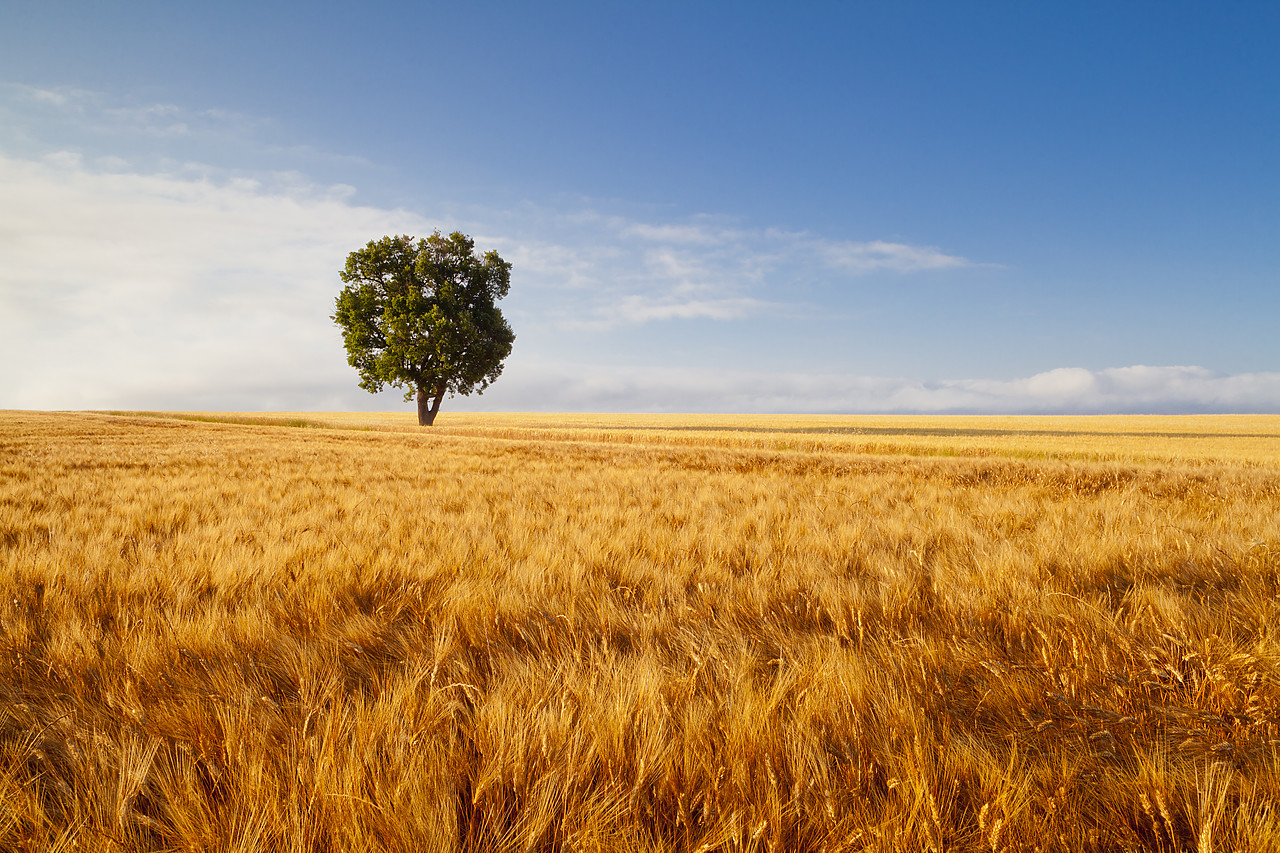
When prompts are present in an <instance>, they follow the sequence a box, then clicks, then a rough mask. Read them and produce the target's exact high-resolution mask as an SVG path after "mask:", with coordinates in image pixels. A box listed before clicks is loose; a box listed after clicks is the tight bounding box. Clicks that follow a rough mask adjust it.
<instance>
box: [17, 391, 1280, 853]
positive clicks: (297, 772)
mask: <svg viewBox="0 0 1280 853" xmlns="http://www.w3.org/2000/svg"><path fill="white" fill-rule="evenodd" d="M411 419H412V415H405V416H399V415H339V414H332V415H329V414H315V413H278V414H273V415H235V416H232V415H225V414H218V413H203V414H191V413H187V414H183V415H181V416H177V415H162V414H155V413H34V412H3V413H0V691H3V695H2V696H0V849H3V850H21V851H37V850H39V851H46V850H72V849H74V850H95V851H96V850H102V851H126V850H128V851H132V850H166V851H167V850H173V851H178V850H202V851H203V850H218V851H222V850H226V851H246V853H248V851H297V853H303V851H307V852H308V853H310V852H311V851H317V852H318V851H383V850H387V851H475V852H476V853H478V851H624V853H625V852H626V851H636V853H640V852H641V851H644V852H645V853H650V852H651V853H657V852H658V851H690V853H692V851H699V852H700V853H711V851H915V850H939V851H944V850H945V851H1006V850H1008V851H1021V850H1027V851H1031V850H1044V851H1049V850H1054V851H1117V850H1135V851H1136V850H1168V851H1192V850H1194V851H1197V853H1203V852H1204V851H1276V850H1280V805H1278V803H1280V618H1278V617H1280V598H1278V597H1277V594H1278V592H1280V417H1262V416H1260V417H1225V416H1214V417H1185V418H1175V417H1144V418H1137V417H1126V418H890V417H883V418H864V417H844V418H839V417H786V416H767V417H747V416H665V415H664V416H656V415H655V416H639V415H636V416H613V415H593V416H586V415H520V416H516V415H461V414H454V415H450V414H448V413H446V414H443V415H441V417H440V420H439V421H438V422H437V424H438V425H437V427H435V428H433V429H432V430H420V429H418V428H417V427H415V426H412V425H411Z"/></svg>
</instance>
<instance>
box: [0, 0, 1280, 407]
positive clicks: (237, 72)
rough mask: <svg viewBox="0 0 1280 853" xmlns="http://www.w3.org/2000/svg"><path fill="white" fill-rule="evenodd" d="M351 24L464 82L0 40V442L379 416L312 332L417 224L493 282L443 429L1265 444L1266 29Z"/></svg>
mask: <svg viewBox="0 0 1280 853" xmlns="http://www.w3.org/2000/svg"><path fill="white" fill-rule="evenodd" d="M385 5H386V7H387V8H386V9H384V10H383V11H384V12H387V13H391V12H395V13H397V14H402V15H403V20H404V26H405V28H406V29H407V30H408V31H411V32H419V31H420V32H421V33H422V34H424V35H425V34H426V33H428V32H429V31H430V29H431V27H433V26H439V25H441V19H440V16H444V17H447V18H449V20H450V23H451V26H453V27H454V28H458V27H461V28H462V29H463V30H466V28H467V27H471V28H473V29H474V28H476V27H484V26H492V27H493V29H494V32H493V34H492V35H493V38H492V40H491V43H490V44H489V45H488V47H487V49H488V50H491V51H493V53H492V55H491V56H490V62H489V64H487V65H484V66H483V67H481V65H479V64H477V60H476V59H475V58H474V57H466V56H464V55H463V54H462V53H456V52H457V51H461V48H458V47H447V46H446V47H441V48H440V50H443V51H445V52H446V53H450V52H451V51H453V52H455V53H456V55H455V53H450V56H452V57H453V58H454V59H456V60H457V61H456V62H452V63H451V62H449V61H447V60H448V59H449V57H447V56H446V57H442V56H440V55H439V52H440V51H439V50H437V51H435V52H433V53H431V54H430V57H428V58H421V62H419V63H417V64H415V63H413V62H411V61H408V60H404V59H402V58H393V57H389V56H388V57H385V58H383V55H382V54H381V53H379V52H378V51H373V52H372V53H371V52H370V51H369V50H361V49H351V48H353V47H354V48H359V47H360V45H362V44H363V45H364V46H365V47H368V46H369V45H372V44H374V43H375V42H376V39H377V34H376V33H375V32H374V31H371V30H370V31H366V30H365V29H362V27H361V26H360V25H357V24H355V23H353V22H352V21H351V20H347V19H345V18H344V17H343V15H345V14H346V13H345V12H343V11H342V7H337V6H334V7H332V8H330V7H324V8H325V9H328V10H329V11H330V12H331V13H332V14H331V15H327V16H326V15H324V14H319V13H317V15H316V17H315V20H314V21H311V22H310V23H308V24H307V25H306V26H305V27H302V28H301V30H297V31H295V30H291V29H290V18H289V17H288V16H287V15H286V14H285V13H284V11H283V10H274V9H271V8H270V7H268V9H269V10H268V12H266V13H265V14H264V17H263V18H262V20H259V21H257V23H256V24H255V27H257V28H260V29H264V31H265V33H266V34H267V35H269V34H271V33H275V34H276V35H277V36H279V37H280V39H279V40H278V41H272V40H271V39H270V38H267V37H266V35H261V34H259V35H255V36H254V37H252V38H249V39H248V40H247V41H236V40H235V39H236V38H238V36H237V35H236V30H235V29H234V27H233V26H232V22H233V21H234V20H235V14H234V10H230V11H228V12H227V18H226V19H225V20H224V19H223V18H218V19H213V18H209V17H206V16H204V13H202V12H194V11H191V10H180V9H173V8H170V7H168V6H157V7H156V8H155V9H152V10H151V12H150V13H148V14H147V15H145V16H144V15H142V14H141V13H138V12H129V11H123V12H120V13H119V14H118V15H116V16H114V17H111V18H110V20H107V19H106V18H102V16H101V14H100V12H99V11H95V10H97V7H95V6H91V5H90V4H85V5H84V6H83V8H81V7H79V6H78V4H74V3H71V4H51V5H50V6H49V7H48V8H47V9H46V8H45V7H42V6H41V7H37V6H35V5H32V6H30V7H29V8H24V9H23V10H21V11H20V12H19V13H18V14H17V15H15V18H14V22H15V26H11V27H7V28H6V33H5V34H0V198H2V199H3V200H4V203H3V204H0V408H33V409H189V410H209V409H227V410H343V409H365V410H376V409H401V408H404V407H405V404H404V403H403V402H402V400H401V394H400V392H394V391H392V392H384V393H383V394H380V395H377V396H372V395H369V394H367V393H365V392H364V391H362V390H360V389H359V388H358V387H357V381H358V380H357V377H356V374H355V371H354V370H353V369H352V368H351V367H349V366H348V365H347V363H346V356H345V353H344V352H343V350H342V344H341V336H340V334H339V332H338V329H337V328H336V327H335V326H334V324H333V322H332V321H331V319H330V316H329V315H330V314H331V313H332V312H333V302H334V298H335V296H336V295H337V292H338V290H339V289H340V287H341V282H340V281H339V278H338V270H339V269H341V268H342V266H343V264H344V261H345V257H346V255H347V253H348V252H350V251H352V250H354V249H357V248H360V247H361V246H363V245H364V243H366V242H367V241H369V240H371V239H376V238H377V237H380V236H382V235H384V234H399V233H407V234H412V235H417V236H423V235H426V234H428V233H430V232H431V231H432V230H433V229H437V228H438V229H441V230H443V231H446V232H447V231H452V230H461V231H464V232H466V233H468V234H470V235H472V236H473V237H474V238H475V239H476V242H477V248H478V249H480V250H482V251H483V250H487V249H497V250H498V251H499V252H500V253H501V255H502V256H503V257H504V258H505V259H506V260H508V261H510V262H511V263H512V264H513V272H512V287H511V293H510V296H509V297H508V298H507V299H506V300H505V301H504V302H503V303H502V307H503V310H504V312H505V313H506V315H507V317H508V320H509V321H510V323H511V325H512V327H513V329H514V330H515V332H516V343H515V349H514V350H513V353H512V356H511V357H510V359H509V360H508V362H507V368H506V371H505V372H504V375H503V377H502V378H501V379H499V381H498V382H497V383H496V384H495V385H494V386H493V387H491V388H490V389H489V390H488V391H486V392H485V394H484V395H483V396H478V397H470V398H460V399H454V400H451V401H449V402H447V403H446V404H445V409H446V411H448V410H453V411H459V410H496V411H642V412H650V411H685V412H697V411H707V412H815V413H819V412H820V413H840V412H848V413H876V412H926V413H946V412H957V413H1057V412H1062V413H1107V412H1152V413H1178V412H1188V413H1191V412H1277V411H1280V335H1277V334H1276V333H1275V326H1276V324H1277V321H1278V320H1280V165H1278V164H1277V162H1276V158H1275V149H1274V142H1275V139H1276V138H1277V130H1278V129H1280V118H1278V112H1280V107H1278V106H1277V103H1278V102H1280V99H1277V98H1275V97H1274V95H1275V93H1276V92H1277V91H1280V72H1278V71H1277V63H1275V62H1274V59H1273V57H1272V54H1271V52H1270V49H1269V48H1268V47H1267V45H1268V44H1272V45H1273V44H1274V40H1273V39H1272V38H1270V37H1280V15H1277V14H1276V13H1275V11H1274V7H1268V6H1267V5H1266V4H1258V5H1257V6H1250V5H1249V4H1244V5H1242V6H1240V7H1239V8H1236V9H1235V11H1234V12H1233V13H1232V14H1217V13H1213V14H1211V13H1210V11H1208V10H1206V11H1204V12H1195V11H1187V10H1185V9H1182V10H1179V11H1177V12H1176V13H1173V12H1171V13H1169V14H1167V15H1164V16H1163V17H1160V18H1159V19H1158V20H1157V19H1152V18H1150V17H1149V16H1148V17H1146V18H1143V17H1142V16H1135V15H1132V14H1128V13H1126V14H1112V13H1108V12H1107V11H1106V10H1107V9H1109V8H1111V7H1109V6H1107V5H1105V4H1099V5H1097V6H1092V5H1090V4H1084V5H1082V6H1079V7H1073V9H1074V11H1072V12H1070V13H1068V12H1064V11H1058V12H1053V13H1046V12H1044V11H1032V10H1028V9H1026V8H1024V7H1023V6H1021V5H1017V4H1009V5H1006V6H1001V7H1000V10H999V11H998V13H996V12H991V13H990V14H989V15H988V13H984V15H985V16H987V17H986V19H985V21H977V20H970V19H968V18H966V19H964V20H961V19H959V18H957V17H956V16H955V15H953V14H952V13H951V12H949V11H946V7H945V6H940V5H927V6H925V5H922V6H919V7H918V8H917V7H913V9H914V11H915V13H917V14H914V15H909V14H906V13H905V12H900V11H898V10H897V9H896V4H888V3H884V4H880V3H872V4H868V5H867V7H866V9H864V10H863V11H864V12H866V13H867V14H869V15H870V17H871V18H873V19H874V20H875V23H876V24H877V26H878V28H879V30H878V31H879V37H878V39H875V40H869V36H867V35H866V34H865V33H864V32H863V29H862V28H861V27H860V26H859V23H860V22H859V20H856V19H855V18H856V16H852V15H851V14H850V13H849V12H848V11H847V10H845V9H844V8H843V7H837V6H832V5H830V4H815V5H814V6H813V8H812V9H810V10H808V11H805V12H803V13H802V14H800V15H799V16H798V18H794V17H793V18H788V19H787V20H785V21H783V20H781V19H779V18H778V12H777V10H774V9H772V8H771V7H766V6H748V7H743V9H742V10H741V11H740V13H735V15H736V17H735V18H734V20H735V21H737V23H735V24H734V25H732V26H722V24H723V23H724V20H725V19H724V18H722V17H717V14H716V13H714V12H713V11H712V10H713V9H718V10H719V13H721V14H722V15H728V14H729V13H730V12H731V11H733V9H734V8H736V7H730V6H717V5H716V4H708V6H707V7H706V8H705V9H702V10H701V11H697V12H693V13H688V14H684V13H682V12H681V9H682V8H685V7H680V6H675V5H671V6H663V5H661V4H659V5H658V6H655V7H653V9H652V10H650V17H651V18H653V19H656V20H650V19H647V18H646V19H645V20H644V21H640V20H639V19H636V18H634V14H636V13H633V12H629V11H626V10H612V11H601V10H597V9H595V8H594V7H586V6H571V5H564V6H561V5H556V4H553V5H552V6H551V7H549V11H548V12H547V15H548V16H549V17H550V18H551V19H552V20H553V21H560V22H561V23H563V24H564V25H565V26H569V27H571V28H572V32H573V35H574V36H575V37H574V38H570V37H569V36H567V35H566V34H565V33H564V32H562V31H561V30H559V29H556V28H555V27H553V26H551V25H550V24H548V23H547V21H545V20H538V21H535V20H534V19H533V18H531V17H529V14H528V13H525V12H522V11H518V10H516V9H514V8H513V7H507V6H505V5H503V4H496V5H495V4H487V5H486V4H479V6H478V7H477V8H476V9H474V10H471V11H465V10H463V11H459V10H457V9H454V8H452V7H450V8H449V10H448V11H445V9H444V7H441V9H438V10H436V13H433V14H432V15H428V14H426V13H425V12H422V11H421V10H420V9H419V7H416V6H408V5H406V6H399V5H397V4H394V3H392V4H385ZM428 5H430V4H428ZM906 5H912V4H906ZM55 8H56V9H60V10H61V13H59V14H55V12H54V11H49V10H53V9H55ZM1152 8H1153V9H1154V8H1156V7H1152ZM249 9H250V7H249V6H245V7H244V8H243V9H240V13H241V14H243V15H247V14H248V10H249ZM486 9H487V10H488V11H489V12H490V13H495V12H496V11H497V10H502V11H503V14H502V15H500V16H498V18H497V20H498V21H499V22H498V23H494V19H493V17H492V15H487V14H486V12H485V10H486ZM42 10H43V11H42ZM68 10H76V11H77V13H78V14H75V15H71V16H70V17H68V15H67V12H68ZM508 12H509V14H508ZM571 13H572V14H571ZM984 15H978V16H976V17H978V18H983V17H984ZM971 17H973V16H971ZM99 18H102V19H101V20H99ZM455 19H456V20H455ZM663 20H665V21H667V22H668V23H669V24H671V26H672V27H673V28H674V29H670V30H668V29H664V28H663V27H662V26H660V24H661V22H662V21H663ZM570 21H571V22H570ZM677 23H678V24H679V26H676V24H677ZM861 23H862V24H863V25H865V24H866V21H865V20H862V21H861ZM1050 24H1053V25H1054V26H1052V27H1050V26H1049V25H1050ZM637 27H638V28H639V30H638V31H637V30H636V28H637ZM353 28H354V29H353ZM957 28H959V29H957ZM286 32H288V33H291V36H290V38H288V39H285V38H284V34H285V33H286ZM771 34H772V39H770V38H769V37H770V35H771ZM1139 34H1141V36H1142V40H1141V41H1135V39H1137V36H1138V35H1139ZM1268 34H1269V36H1268ZM966 35H967V36H969V37H971V38H970V43H965V39H964V37H965V36H966ZM841 36H842V37H841ZM201 39H207V40H209V41H210V42H211V44H218V43H223V44H224V45H225V44H232V43H234V44H235V45H236V50H237V51H239V54H237V56H238V59H237V65H236V69H234V70H232V69H228V68H226V67H225V65H224V64H222V63H223V57H222V55H221V54H219V53H218V52H216V51H214V50H213V49H212V48H208V49H206V48H205V47H203V46H202V45H203V41H201ZM610 39H612V40H614V41H613V42H612V44H613V46H614V48H615V49H613V50H603V49H602V48H600V46H599V42H600V41H601V40H604V42H605V43H606V45H607V44H610V41H609V40H610ZM220 40H221V41H220ZM1027 40H1030V41H1031V42H1032V44H1027V43H1026V42H1027ZM958 42H959V43H958ZM766 43H767V44H770V45H772V47H771V50H770V51H769V52H767V53H761V52H760V51H759V48H760V47H761V46H762V45H764V44H766ZM966 44H967V46H966ZM160 45H167V47H163V48H162V47H160ZM184 45H185V47H184ZM339 45H346V47H347V49H343V50H339V49H338V46H339ZM895 48H896V50H895ZM996 48H999V49H998V50H997V49H996ZM860 49H865V50H864V51H863V53H862V54H860V53H859V50H860ZM273 50H277V51H283V53H284V54H285V57H284V58H281V57H277V56H272V55H271V52H272V51H273ZM1126 50H1128V51H1129V53H1124V51H1126ZM699 51H702V53H701V54H699ZM865 51H871V52H872V54H873V55H872V56H871V57H867V56H866V55H864V54H865ZM126 52H127V54H128V58H127V59H124V58H122V57H124V56H125V54H126ZM321 56H323V57H327V62H328V63H329V64H322V63H321V62H320V59H319V57H321ZM422 56H423V57H426V55H425V54H423V55H422ZM1224 57H1225V58H1224ZM290 59H291V60H292V61H294V62H295V63H296V64H297V65H298V66H300V68H295V67H294V66H293V65H290V66H288V67H286V65H285V64H284V63H285V62H286V61H289V60H290ZM402 63H405V64H402ZM761 63H763V64H764V65H765V66H766V68H763V69H762V68H760V67H759V65H760V64H761ZM254 69H257V71H256V73H251V72H253V71H254ZM307 70H309V71H310V72H311V73H310V74H307V73H303V72H304V71H307ZM770 72H772V74H771V73H770ZM777 123H783V124H784V125H785V126H779V125H778V124H777Z"/></svg>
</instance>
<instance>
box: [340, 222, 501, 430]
mask: <svg viewBox="0 0 1280 853" xmlns="http://www.w3.org/2000/svg"><path fill="white" fill-rule="evenodd" d="M339 275H341V277H342V280H343V281H344V282H345V283H346V285H347V286H346V287H344V288H343V289H342V292H341V293H339V294H338V299H337V311H335V312H334V314H333V318H332V319H333V321H334V322H335V323H337V324H338V326H340V327H341V328H342V340H343V344H344V345H345V346H346V349H347V361H348V362H350V364H351V366H352V367H354V368H355V369H356V370H357V371H358V372H359V374H360V387H361V388H363V389H365V390H366V391H368V392H369V393H371V394H373V393H377V392H378V391H381V390H382V387H383V386H384V385H391V386H394V387H398V388H404V389H405V395H404V398H405V400H409V399H411V398H412V397H413V396H414V394H417V397H418V423H419V424H420V425H421V426H430V425H431V424H432V423H433V422H434V421H435V419H436V413H437V412H439V411H440V401H441V400H443V399H444V396H445V394H450V393H452V394H462V395H464V396H466V395H469V394H471V393H472V392H473V391H474V392H476V393H481V392H483V391H484V389H485V388H487V387H489V385H490V384H491V383H492V382H493V381H494V380H495V379H497V378H498V376H499V374H501V373H502V362H503V360H504V359H506V357H507V356H508V355H509V354H510V353H511V344H512V342H514V341H515V337H516V336H515V335H514V334H513V333H512V331H511V327H510V326H508V325H507V321H506V319H505V318H504V317H503V316H502V312H501V311H500V310H498V307H497V306H496V305H495V304H494V303H495V302H497V300H499V299H501V298H502V297H504V296H506V295H507V290H508V289H509V288H510V286H511V264H509V263H507V262H506V261H504V260H502V258H500V257H499V256H498V253H497V252H493V251H490V252H486V253H485V254H484V256H483V257H477V256H476V254H475V242H474V241H473V240H472V239H471V238H470V237H468V236H467V235H465V234H461V233H458V232H456V231H455V232H454V233H452V234H450V235H449V236H447V237H444V236H441V234H440V232H439V231H437V232H435V233H434V234H432V235H431V236H430V237H427V238H425V239H422V240H417V241H415V240H414V238H413V237H403V236H401V237H383V238H382V239H381V240H377V241H373V242H370V243H369V244H368V245H367V246H365V247H364V248H363V249H360V250H358V251H355V252H352V253H351V254H350V255H348V256H347V266H346V269H344V270H343V271H342V272H341V273H340V274H339Z"/></svg>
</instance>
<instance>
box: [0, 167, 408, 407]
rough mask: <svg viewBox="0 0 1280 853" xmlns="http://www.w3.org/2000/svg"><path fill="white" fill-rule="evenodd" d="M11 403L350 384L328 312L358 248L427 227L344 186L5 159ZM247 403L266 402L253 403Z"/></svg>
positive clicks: (2, 351)
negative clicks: (365, 202)
mask: <svg viewBox="0 0 1280 853" xmlns="http://www.w3.org/2000/svg"><path fill="white" fill-rule="evenodd" d="M0 196H2V197H3V198H4V199H5V204H4V205H3V206H0V255H2V256H3V257H4V264H3V266H2V267H0V359H2V360H3V365H4V366H3V367H2V368H0V406H16V407H29V408H90V407H102V406H107V407H110V406H116V405H128V404H129V403H128V401H129V400H133V399H138V398H139V397H145V398H148V399H152V398H156V397H160V398H163V399H166V400H170V401H174V402H176V401H179V400H181V399H184V397H183V395H184V394H185V395H188V397H192V398H198V397H199V396H200V395H201V394H205V393H208V392H209V390H210V389H217V388H231V387H239V388H241V389H242V390H241V391H240V392H239V399H240V400H241V401H242V404H244V403H248V402H249V401H252V400H254V399H255V394H256V392H255V390H254V389H255V388H260V387H262V386H264V385H269V386H273V387H276V386H278V387H281V388H283V387H287V386H289V385H291V384H292V385H294V386H317V385H332V387H335V388H336V387H340V386H338V385H337V383H338V381H339V380H341V381H342V383H343V384H344V385H350V384H352V383H351V376H350V369H349V368H348V367H347V366H346V364H345V359H344V358H343V356H342V352H341V346H340V344H339V342H338V339H337V337H336V333H335V331H334V329H333V326H332V323H331V322H330V321H329V319H328V314H329V313H330V312H331V311H332V303H333V296H334V293H335V292H336V287H337V270H338V269H339V268H340V267H341V264H342V261H343V259H344V258H345V256H346V253H347V252H349V251H351V249H353V248H355V247H357V246H359V245H362V244H363V243H364V242H365V241H367V240H368V239H370V237H371V236H377V235H380V234H384V233H393V232H401V231H418V232H422V231H425V230H429V229H430V227H431V223H429V222H427V221H425V220H424V219H422V218H421V217H419V216H416V215H413V214H409V213H406V212H403V211H386V210H376V209H372V208H367V207H356V206H353V205H351V204H349V203H348V202H347V201H346V200H345V199H344V198H343V192H342V191H341V190H338V191H336V192H334V193H330V192H327V191H324V190H319V191H309V190H306V189H293V190H289V191H283V190H279V189H274V190H270V191H267V190H264V189H263V188H262V187H261V185H259V184H256V183H254V182H252V181H244V180H232V181H226V182H221V183H219V182H215V181H211V180H207V179H204V178H202V177H193V176H192V175H191V174H149V175H143V174H133V173H119V172H95V171H92V170H90V169H87V168H86V167H85V166H84V165H83V163H82V162H81V161H80V158H78V157H76V156H71V155H68V156H62V155H58V154H54V155H51V156H49V157H46V158H44V159H43V160H42V161H39V162H37V161H30V160H18V159H13V158H7V157H3V156H0ZM249 407H250V408H253V407H254V406H253V405H252V404H251V403H250V404H249Z"/></svg>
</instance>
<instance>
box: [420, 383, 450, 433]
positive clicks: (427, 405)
mask: <svg viewBox="0 0 1280 853" xmlns="http://www.w3.org/2000/svg"><path fill="white" fill-rule="evenodd" d="M443 399H444V388H439V389H437V390H436V393H435V396H428V394H427V389H426V388H419V389H418V426H431V425H432V424H433V423H435V422H436V414H437V413H439V411H440V401H441V400H443Z"/></svg>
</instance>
